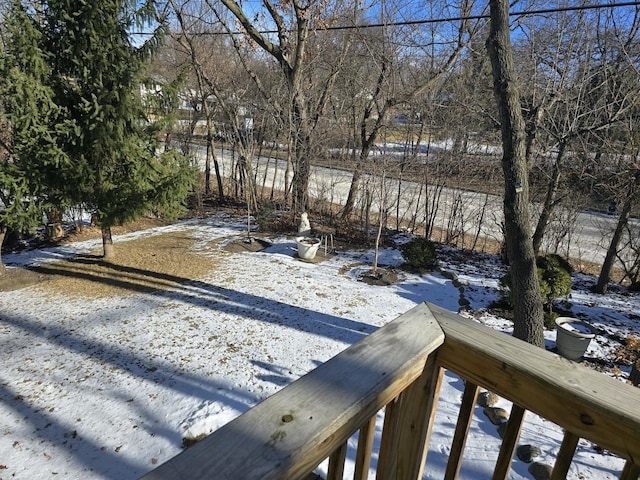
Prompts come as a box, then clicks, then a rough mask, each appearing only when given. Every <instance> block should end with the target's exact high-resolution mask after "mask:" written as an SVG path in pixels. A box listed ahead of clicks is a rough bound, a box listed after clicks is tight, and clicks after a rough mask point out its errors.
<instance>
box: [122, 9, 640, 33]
mask: <svg viewBox="0 0 640 480" xmlns="http://www.w3.org/2000/svg"><path fill="white" fill-rule="evenodd" d="M638 6H640V1H633V2H618V3H609V4H595V5H578V6H571V7H555V8H543V9H538V10H523V11H517V12H509V16H510V17H521V16H532V15H544V14H548V13H562V12H577V11H584V10H601V9H605V8H622V7H638ZM487 18H490V15H489V14H482V15H467V16H458V17H446V18H425V19H421V20H407V21H402V22H389V23H369V24H361V25H339V26H324V27H317V28H315V29H314V30H315V31H332V30H333V31H338V30H359V29H367V28H382V27H406V26H415V25H427V24H433V23H447V22H461V21H467V20H482V19H487ZM260 33H261V34H266V35H269V34H277V33H279V32H278V30H261V31H260ZM135 35H150V34H149V33H146V32H137V33H135ZM191 35H197V36H200V35H245V32H242V31H233V32H191Z"/></svg>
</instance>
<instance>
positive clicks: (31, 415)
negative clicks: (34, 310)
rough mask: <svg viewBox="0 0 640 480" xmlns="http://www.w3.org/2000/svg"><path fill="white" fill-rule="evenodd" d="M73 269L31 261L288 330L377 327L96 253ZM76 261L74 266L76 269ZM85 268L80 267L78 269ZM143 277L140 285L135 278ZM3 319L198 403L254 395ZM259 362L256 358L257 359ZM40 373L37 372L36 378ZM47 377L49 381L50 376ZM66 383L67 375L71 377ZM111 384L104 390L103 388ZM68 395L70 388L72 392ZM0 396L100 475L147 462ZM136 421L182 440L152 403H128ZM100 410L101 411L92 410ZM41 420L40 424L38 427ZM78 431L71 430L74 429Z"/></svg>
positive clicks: (344, 333) (350, 333)
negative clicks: (100, 272) (130, 458)
mask: <svg viewBox="0 0 640 480" xmlns="http://www.w3.org/2000/svg"><path fill="white" fill-rule="evenodd" d="M69 263H70V264H71V265H72V266H73V268H69V267H66V266H65V265H63V264H44V265H40V266H36V267H32V270H33V271H35V272H37V273H38V274H41V275H62V276H67V277H73V278H78V279H84V280H87V281H91V282H102V283H109V284H110V285H114V286H117V287H120V288H123V289H127V290H129V291H132V292H137V293H144V294H146V295H150V296H152V297H155V298H163V299H172V300H175V301H178V302H182V303H186V304H192V305H196V306H198V307H202V308H207V309H210V310H214V311H216V312H219V313H228V314H232V315H234V316H244V317H247V318H250V319H254V320H258V321H261V322H268V323H271V324H275V325H281V326H284V327H288V328H294V329H298V330H300V331H302V332H307V333H311V334H314V335H321V336H325V337H327V338H331V339H339V340H340V341H344V342H348V343H355V342H356V341H358V340H360V339H361V338H363V337H364V336H366V335H367V334H369V333H371V332H373V331H374V330H375V329H376V328H377V327H374V326H372V325H368V324H365V323H361V322H357V321H352V320H348V319H344V318H340V317H337V316H333V315H328V314H324V313H320V312H313V311H309V310H307V309H304V308H300V307H296V306H292V305H288V304H286V303H283V302H279V301H275V300H269V299H266V298H262V297H258V296H255V295H251V294H246V293H242V292H240V291H236V290H232V289H228V288H224V287H219V286H215V285H212V284H209V283H207V282H202V281H199V280H191V279H188V278H184V277H179V276H175V275H170V274H164V273H157V272H153V271H148V270H142V269H138V268H132V267H126V266H120V265H114V264H110V263H107V262H103V261H102V260H101V259H100V258H98V257H93V256H90V255H83V256H79V257H77V258H76V259H74V260H73V261H72V262H69ZM95 264H99V265H100V266H101V267H103V269H105V270H107V271H108V273H109V274H108V275H107V276H99V275H96V274H94V273H92V271H91V267H92V266H94V265H95ZM78 267H80V268H78ZM85 267H86V268H85ZM141 279H143V280H144V283H142V284H141V283H140V280H141ZM1 324H4V325H7V326H11V327H13V328H15V329H18V330H21V331H23V332H25V333H26V334H27V335H25V336H24V337H23V338H22V339H20V340H21V341H25V340H26V341H29V342H32V343H33V344H38V343H42V344H45V343H46V344H53V345H55V346H58V347H61V348H63V349H65V350H66V351H69V352H72V353H75V354H77V355H79V356H81V357H82V358H87V360H88V361H98V362H99V363H101V364H103V365H104V368H105V369H114V370H115V369H117V370H119V371H122V372H125V373H126V374H127V375H130V376H133V377H136V378H138V379H140V380H141V381H143V382H152V383H155V384H158V385H162V386H163V388H166V389H170V390H173V391H175V392H177V393H179V394H181V395H185V396H190V397H196V398H199V399H201V400H203V402H205V403H206V402H219V403H221V404H224V405H225V406H227V407H229V408H230V409H233V410H236V411H238V412H243V411H245V410H247V409H248V408H250V406H251V405H253V404H254V403H255V402H256V401H257V400H258V399H257V398H255V396H253V395H252V394H251V393H250V392H243V391H238V390H236V389H234V391H233V392H232V393H231V392H229V385H224V384H222V383H220V382H219V381H216V380H215V379H212V378H210V377H207V376H200V375H198V373H197V372H186V371H184V370H182V369H180V368H178V367H175V366H172V365H170V364H168V363H167V362H163V361H162V360H161V359H152V358H149V357H148V356H147V355H146V354H144V353H137V352H135V351H130V350H128V349H127V348H126V347H125V346H122V347H119V346H117V345H115V346H114V345H113V344H110V343H108V342H106V341H105V342H101V341H99V340H95V339H87V338H86V337H83V336H82V335H81V334H79V333H74V331H73V329H68V328H65V327H63V326H52V325H50V324H46V323H44V321H41V320H40V319H32V318H29V317H26V316H20V315H16V314H15V313H13V312H8V311H1V312H0V325H1ZM11 348H12V347H11V345H8V344H4V345H2V346H0V353H1V352H3V351H4V353H5V354H7V355H10V351H11ZM256 365H258V364H256ZM259 366H261V368H264V369H266V370H270V371H271V372H272V373H273V375H272V376H268V378H267V377H265V378H263V380H265V381H273V382H274V383H276V384H280V385H284V384H286V383H289V382H290V381H291V379H285V378H284V377H282V376H281V375H279V374H278V373H277V372H275V371H274V368H277V366H270V365H269V364H267V363H265V362H261V363H260V364H259ZM43 378H44V377H43ZM47 381H49V382H53V383H54V384H55V382H56V379H55V378H49V379H48V380H47ZM68 383H73V379H72V380H71V382H67V386H68ZM70 388H71V389H75V388H78V389H80V388H84V386H83V387H80V385H72V386H71V387H70ZM106 389H107V390H108V393H107V394H106V395H108V396H109V398H110V399H113V400H115V401H118V402H127V401H129V400H128V399H126V398H124V397H123V396H122V395H125V393H123V391H118V390H117V389H114V388H113V387H109V386H107V387H106ZM109 389H110V390H109ZM72 394H74V393H72ZM0 402H2V403H3V404H4V405H5V406H6V407H8V408H9V409H11V410H13V411H15V412H16V414H17V416H19V417H21V418H22V417H24V418H25V421H26V422H28V423H30V424H32V425H33V430H37V433H36V434H35V435H36V436H37V438H39V439H41V440H42V441H43V442H48V443H50V444H51V445H53V446H55V448H57V447H59V446H60V445H63V444H64V445H69V451H70V452H71V455H73V457H74V458H75V459H76V460H77V461H78V462H79V464H81V465H84V466H85V467H86V470H88V471H89V470H90V471H92V472H93V473H97V474H99V475H101V476H103V477H104V478H114V479H115V478H126V477H131V476H132V474H134V475H138V474H142V473H144V472H145V471H147V470H148V469H149V468H151V466H150V465H149V464H136V463H135V462H132V461H127V460H126V457H125V456H123V454H122V453H120V454H118V453H117V452H114V450H113V449H106V450H105V449H104V446H101V445H98V444H97V443H96V442H95V440H93V439H92V438H87V436H83V435H82V434H80V435H76V434H75V433H74V434H72V432H73V431H74V429H73V428H72V426H70V425H73V419H69V424H70V425H69V424H67V422H66V420H67V418H66V417H65V419H64V420H62V421H61V420H60V419H59V418H58V419H56V416H55V415H54V414H50V413H47V410H46V408H43V407H42V406H41V405H38V404H37V403H32V402H30V401H29V400H28V399H24V398H21V396H20V395H19V394H18V392H17V391H14V390H13V389H12V388H10V387H9V386H8V384H6V383H5V384H3V388H2V389H0ZM133 408H134V409H136V410H137V411H138V412H139V414H140V415H141V417H142V418H143V420H141V422H143V423H146V425H148V426H150V427H149V428H150V429H152V430H153V434H154V435H160V436H162V437H164V438H166V440H167V442H168V443H169V444H171V445H174V446H176V445H181V443H182V435H181V433H182V432H179V431H177V429H176V430H172V429H170V428H167V426H166V421H165V422H162V421H161V420H162V419H159V418H157V414H156V413H154V409H153V404H152V401H150V402H148V403H145V402H143V401H141V402H136V404H135V405H133ZM97 415H100V413H97ZM44 425H46V426H47V427H46V428H44ZM80 431H81V429H80V428H78V432H80Z"/></svg>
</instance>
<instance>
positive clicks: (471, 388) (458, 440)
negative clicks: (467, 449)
mask: <svg viewBox="0 0 640 480" xmlns="http://www.w3.org/2000/svg"><path fill="white" fill-rule="evenodd" d="M479 391H480V387H478V385H476V384H474V383H471V382H469V381H467V382H466V384H465V387H464V393H463V394H462V404H461V405H460V412H459V413H458V422H457V423H456V431H455V433H454V434H453V441H452V442H451V453H449V461H448V462H447V470H446V471H445V473H444V480H455V479H456V478H458V473H460V466H461V464H462V452H463V451H464V445H465V443H466V442H467V435H469V427H470V426H471V420H472V419H473V410H474V409H475V406H476V400H477V399H478V392H479Z"/></svg>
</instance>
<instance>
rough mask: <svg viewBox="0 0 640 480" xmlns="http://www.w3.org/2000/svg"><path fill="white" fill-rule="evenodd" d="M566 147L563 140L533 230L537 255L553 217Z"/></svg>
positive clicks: (534, 248) (534, 247) (534, 249)
mask: <svg viewBox="0 0 640 480" xmlns="http://www.w3.org/2000/svg"><path fill="white" fill-rule="evenodd" d="M566 147H567V144H566V143H564V142H563V143H561V144H560V149H559V151H558V157H557V158H556V163H555V164H554V165H553V170H552V173H551V179H550V180H549V183H548V184H547V194H546V196H545V199H544V204H543V205H542V212H540V218H538V223H537V225H536V230H535V232H533V251H534V253H535V255H536V256H538V255H539V254H540V247H541V246H542V240H543V239H544V234H545V233H546V231H547V226H548V225H549V220H550V219H551V213H552V212H553V208H554V206H555V205H556V200H555V198H556V193H557V191H558V185H560V174H561V166H560V163H561V162H562V161H563V160H564V152H565V151H566Z"/></svg>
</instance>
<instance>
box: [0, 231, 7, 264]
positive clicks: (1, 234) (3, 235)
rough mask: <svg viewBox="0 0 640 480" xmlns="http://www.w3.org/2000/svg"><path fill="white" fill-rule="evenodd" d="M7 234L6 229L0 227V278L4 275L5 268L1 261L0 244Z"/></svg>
mask: <svg viewBox="0 0 640 480" xmlns="http://www.w3.org/2000/svg"><path fill="white" fill-rule="evenodd" d="M6 234H7V227H5V226H3V225H0V277H1V276H2V275H4V274H5V272H6V268H5V266H4V262H3V261H2V244H3V243H4V237H5V236H6Z"/></svg>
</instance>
